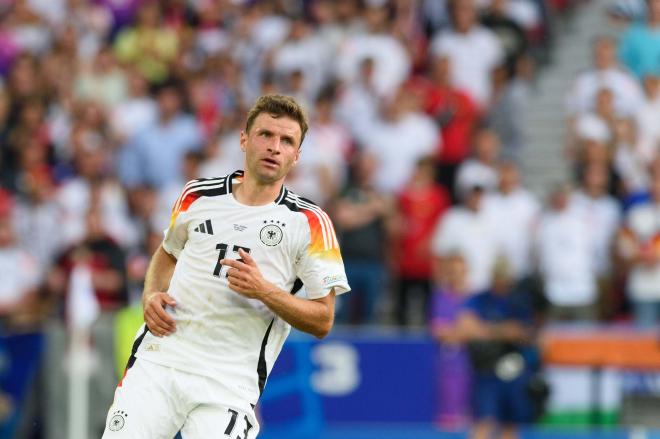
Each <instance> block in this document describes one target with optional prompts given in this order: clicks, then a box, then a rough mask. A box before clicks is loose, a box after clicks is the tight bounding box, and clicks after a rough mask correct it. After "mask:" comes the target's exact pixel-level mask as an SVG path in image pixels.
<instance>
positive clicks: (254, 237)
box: [185, 206, 298, 277]
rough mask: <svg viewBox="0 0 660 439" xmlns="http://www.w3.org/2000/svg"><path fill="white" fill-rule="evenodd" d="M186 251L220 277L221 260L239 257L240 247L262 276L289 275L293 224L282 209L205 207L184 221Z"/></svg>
mask: <svg viewBox="0 0 660 439" xmlns="http://www.w3.org/2000/svg"><path fill="white" fill-rule="evenodd" d="M186 228H187V234H188V239H187V241H186V244H185V249H186V253H188V254H189V256H190V257H191V258H192V259H194V260H196V261H199V262H202V261H203V264H204V265H208V264H211V266H212V274H213V275H214V276H222V275H224V274H225V272H226V268H225V267H223V266H222V265H221V263H220V261H221V260H222V259H240V250H243V251H245V252H247V253H249V254H250V256H251V257H252V258H253V259H254V260H255V262H256V263H257V265H258V266H259V268H260V270H261V271H262V273H263V274H264V275H266V274H270V275H271V276H274V275H276V274H279V275H284V276H285V277H288V273H290V272H291V269H292V264H293V263H294V262H295V259H296V254H297V251H298V249H297V245H296V235H295V234H294V231H295V228H296V224H295V220H294V218H292V217H291V216H290V215H287V214H286V212H285V211H284V212H283V209H272V210H257V211H253V210H250V209H247V210H242V209H235V208H231V207H229V208H213V206H208V207H206V208H200V209H196V210H195V211H194V212H191V215H190V217H189V218H188V220H187V222H186Z"/></svg>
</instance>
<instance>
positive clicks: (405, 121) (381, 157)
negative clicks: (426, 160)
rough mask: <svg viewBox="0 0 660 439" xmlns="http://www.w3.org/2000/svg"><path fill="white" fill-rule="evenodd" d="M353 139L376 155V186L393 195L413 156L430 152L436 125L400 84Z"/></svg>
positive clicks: (408, 172) (409, 170) (408, 171)
mask: <svg viewBox="0 0 660 439" xmlns="http://www.w3.org/2000/svg"><path fill="white" fill-rule="evenodd" d="M357 140H358V141H359V142H360V143H361V144H362V145H363V146H364V149H365V150H366V151H368V152H369V153H370V154H371V155H372V156H373V157H376V158H377V159H378V167H377V169H376V176H375V178H376V179H375V182H374V183H375V185H376V188H377V189H378V190H379V191H381V192H383V193H387V194H390V195H393V194H394V193H396V192H397V191H398V190H400V188H402V187H403V186H404V185H405V184H406V182H408V181H409V180H410V176H411V174H412V172H413V170H414V168H415V164H416V163H417V160H418V159H419V158H421V157H424V156H426V155H429V154H433V152H434V151H435V148H436V147H437V142H438V129H437V128H436V126H435V124H434V123H433V120H432V119H431V118H430V117H429V116H427V115H426V114H424V113H423V112H422V111H421V102H420V98H419V97H418V96H417V95H416V94H415V93H414V91H413V90H411V89H410V88H409V87H402V88H400V89H399V90H398V91H397V92H396V93H395V94H394V96H392V98H391V99H389V100H387V101H386V102H384V106H383V108H382V115H381V117H380V118H379V119H378V120H376V121H374V123H372V124H371V125H370V126H368V127H366V130H365V131H364V135H363V136H359V137H358V139H357Z"/></svg>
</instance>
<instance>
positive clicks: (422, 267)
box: [393, 157, 451, 325]
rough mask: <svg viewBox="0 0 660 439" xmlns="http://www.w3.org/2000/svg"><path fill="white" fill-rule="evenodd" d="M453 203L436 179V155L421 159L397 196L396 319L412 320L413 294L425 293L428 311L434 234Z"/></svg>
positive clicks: (402, 322)
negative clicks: (410, 313)
mask: <svg viewBox="0 0 660 439" xmlns="http://www.w3.org/2000/svg"><path fill="white" fill-rule="evenodd" d="M450 206H451V197H450V196H449V193H448V192H447V190H446V189H445V188H444V187H442V186H440V185H438V184H437V183H435V162H434V160H433V158H432V157H424V158H421V159H419V160H418V161H417V166H416V168H415V171H414V173H413V175H412V177H411V179H410V181H409V182H408V184H407V185H406V186H405V187H404V189H403V190H402V191H401V192H400V193H399V195H398V199H397V214H398V215H397V220H398V221H397V227H396V229H397V231H398V232H395V233H396V235H395V237H394V239H393V240H394V243H395V248H396V251H395V252H394V255H393V258H394V260H395V264H396V268H395V271H396V276H397V287H396V296H397V301H396V305H395V310H396V320H397V322H398V323H399V324H400V325H406V324H407V323H408V314H409V312H408V311H409V304H410V298H411V296H413V295H414V294H415V293H419V294H418V297H421V299H422V300H421V304H422V312H421V313H418V314H417V315H421V316H423V317H426V316H427V315H428V309H429V307H428V304H429V298H430V295H431V286H432V276H431V268H432V255H431V238H432V236H433V230H434V227H435V225H436V223H437V222H438V220H439V218H440V217H441V216H442V214H443V213H444V212H445V211H446V210H447V209H448V208H449V207H450Z"/></svg>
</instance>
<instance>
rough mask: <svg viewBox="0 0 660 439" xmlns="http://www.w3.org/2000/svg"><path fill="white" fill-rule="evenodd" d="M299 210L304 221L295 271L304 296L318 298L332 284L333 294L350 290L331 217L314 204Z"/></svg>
mask: <svg viewBox="0 0 660 439" xmlns="http://www.w3.org/2000/svg"><path fill="white" fill-rule="evenodd" d="M300 212H301V213H303V214H304V215H305V217H306V219H307V221H306V222H305V224H304V225H303V232H302V234H301V235H302V237H301V242H300V252H299V256H298V261H297V264H296V275H297V276H298V278H299V279H300V280H301V281H302V283H303V285H304V286H305V290H306V291H307V297H308V298H309V299H320V298H322V297H325V296H327V295H328V294H329V293H330V291H331V290H332V289H333V288H334V290H335V294H336V295H340V294H343V293H346V292H348V291H350V286H349V285H348V280H347V278H346V272H345V270H344V262H343V261H342V258H341V252H340V250H339V243H338V242H337V237H336V235H335V231H334V228H333V226H332V221H331V220H330V218H329V217H328V215H327V214H326V213H325V212H323V211H322V210H321V209H320V208H317V207H316V206H311V205H310V207H309V209H301V211H300Z"/></svg>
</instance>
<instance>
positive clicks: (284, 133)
mask: <svg viewBox="0 0 660 439" xmlns="http://www.w3.org/2000/svg"><path fill="white" fill-rule="evenodd" d="M301 137H302V131H301V129H300V125H299V124H298V122H296V121H295V120H293V119H290V118H288V117H286V116H281V117H279V118H274V117H273V116H271V115H270V114H267V113H261V114H259V115H258V116H257V117H256V118H255V119H254V123H253V124H252V127H251V128H250V131H249V132H247V133H246V132H245V131H243V132H241V149H242V150H243V151H244V152H245V167H246V171H247V172H248V173H249V175H250V176H252V177H253V178H255V179H256V180H257V182H259V183H261V184H272V183H275V182H278V181H281V180H284V177H286V175H287V174H288V173H289V171H290V170H291V168H293V166H294V165H295V164H296V163H297V162H298V158H299V157H300V140H301Z"/></svg>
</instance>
